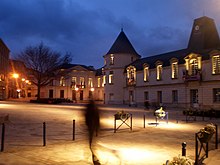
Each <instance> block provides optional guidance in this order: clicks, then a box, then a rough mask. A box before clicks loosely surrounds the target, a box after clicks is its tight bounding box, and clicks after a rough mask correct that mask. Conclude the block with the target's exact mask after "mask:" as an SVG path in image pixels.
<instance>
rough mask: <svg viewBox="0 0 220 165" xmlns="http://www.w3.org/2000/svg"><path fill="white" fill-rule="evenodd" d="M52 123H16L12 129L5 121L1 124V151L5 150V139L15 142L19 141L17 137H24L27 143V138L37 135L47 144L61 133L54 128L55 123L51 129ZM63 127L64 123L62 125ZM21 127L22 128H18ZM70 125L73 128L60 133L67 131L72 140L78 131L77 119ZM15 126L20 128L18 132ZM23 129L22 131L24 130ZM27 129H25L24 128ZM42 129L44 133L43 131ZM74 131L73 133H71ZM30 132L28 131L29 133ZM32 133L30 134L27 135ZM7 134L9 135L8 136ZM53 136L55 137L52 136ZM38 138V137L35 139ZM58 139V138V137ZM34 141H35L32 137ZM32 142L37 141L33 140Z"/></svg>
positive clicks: (43, 143) (23, 139) (43, 144)
mask: <svg viewBox="0 0 220 165" xmlns="http://www.w3.org/2000/svg"><path fill="white" fill-rule="evenodd" d="M48 125H49V126H50V123H46V122H43V123H14V124H13V126H12V129H11V130H10V129H6V127H5V123H2V124H1V152H3V151H4V149H5V141H10V140H11V141H12V142H14V143H15V141H17V139H22V141H24V142H25V143H27V140H30V139H31V138H30V137H36V138H37V139H38V140H37V141H39V137H40V138H41V139H42V144H41V145H42V146H46V144H47V141H48V139H53V138H54V137H58V136H59V135H58V134H57V133H58V130H57V129H54V127H55V126H57V125H55V126H54V124H53V128H52V129H50V127H47V126H48ZM60 126H61V127H62V123H61V125H60ZM18 127H20V128H18ZM70 127H72V129H71V130H70V129H68V128H66V131H63V132H61V133H60V136H61V135H64V133H67V135H68V136H69V137H71V140H75V133H76V131H75V130H76V124H75V120H73V121H72V125H70ZM13 128H14V129H15V128H18V129H19V132H18V131H17V134H16V132H15V130H13ZM22 129H23V131H20V130H22ZM24 129H25V130H24ZM41 131H42V133H41ZM71 131H72V133H70V132H71ZM27 132H28V133H27ZM27 134H28V135H30V136H27ZM6 135H7V136H6ZM9 136H10V137H11V138H10V140H9V139H7V137H9ZM51 137H53V138H51ZM35 140H36V139H35ZM56 140H57V139H56ZM32 141H34V140H33V139H32ZM31 143H35V142H31Z"/></svg>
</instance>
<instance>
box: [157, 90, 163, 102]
mask: <svg viewBox="0 0 220 165" xmlns="http://www.w3.org/2000/svg"><path fill="white" fill-rule="evenodd" d="M157 102H158V103H159V104H161V103H162V91H157Z"/></svg>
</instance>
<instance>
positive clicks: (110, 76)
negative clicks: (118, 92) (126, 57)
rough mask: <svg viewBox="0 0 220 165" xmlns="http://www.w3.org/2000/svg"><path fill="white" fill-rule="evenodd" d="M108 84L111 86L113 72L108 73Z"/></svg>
mask: <svg viewBox="0 0 220 165" xmlns="http://www.w3.org/2000/svg"><path fill="white" fill-rule="evenodd" d="M109 84H113V71H110V73H109Z"/></svg>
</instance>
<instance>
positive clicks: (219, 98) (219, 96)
mask: <svg viewBox="0 0 220 165" xmlns="http://www.w3.org/2000/svg"><path fill="white" fill-rule="evenodd" d="M213 102H220V88H214V89H213Z"/></svg>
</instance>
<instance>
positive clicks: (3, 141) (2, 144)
mask: <svg viewBox="0 0 220 165" xmlns="http://www.w3.org/2000/svg"><path fill="white" fill-rule="evenodd" d="M4 143H5V123H2V141H1V152H3V151H4Z"/></svg>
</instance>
